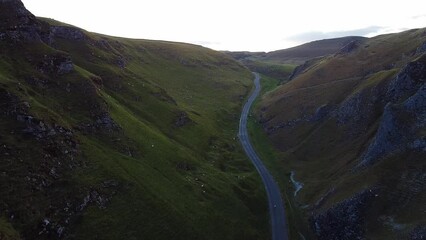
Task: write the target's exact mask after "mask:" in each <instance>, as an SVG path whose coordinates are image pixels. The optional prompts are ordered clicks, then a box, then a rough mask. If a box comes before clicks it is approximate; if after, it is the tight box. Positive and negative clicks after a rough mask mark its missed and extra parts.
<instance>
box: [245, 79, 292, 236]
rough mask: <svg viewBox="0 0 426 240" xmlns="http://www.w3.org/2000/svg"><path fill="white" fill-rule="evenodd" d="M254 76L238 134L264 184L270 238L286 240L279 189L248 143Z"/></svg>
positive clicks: (255, 81)
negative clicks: (248, 118) (248, 122)
mask: <svg viewBox="0 0 426 240" xmlns="http://www.w3.org/2000/svg"><path fill="white" fill-rule="evenodd" d="M254 76H255V79H254V85H255V89H254V91H253V93H252V94H251V95H250V97H249V99H248V100H247V102H246V104H245V105H244V108H243V112H242V113H241V118H240V128H239V131H238V136H239V139H240V141H241V144H242V145H243V148H244V151H245V152H246V154H247V156H248V157H249V158H250V160H251V161H252V163H253V165H254V166H255V167H256V169H257V171H258V172H259V174H260V176H261V177H262V181H263V184H264V185H265V190H266V194H267V196H268V203H269V214H270V215H271V227H272V240H288V231H287V222H286V217H285V210H284V205H283V201H282V198H281V193H280V189H279V187H278V185H277V183H276V182H275V181H274V179H273V177H272V175H271V174H270V173H269V171H268V170H267V169H266V167H265V165H263V163H262V161H261V160H260V158H259V156H258V155H257V154H256V152H255V150H254V148H253V146H252V145H251V143H250V139H249V135H248V132H247V117H248V114H249V112H250V107H251V105H252V104H253V102H254V100H255V99H256V97H257V96H258V95H259V93H260V76H259V74H258V73H254Z"/></svg>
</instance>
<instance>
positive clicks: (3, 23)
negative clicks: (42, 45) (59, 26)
mask: <svg viewBox="0 0 426 240" xmlns="http://www.w3.org/2000/svg"><path fill="white" fill-rule="evenodd" d="M39 30H40V25H39V23H38V22H37V19H36V18H35V16H34V15H32V14H31V13H30V12H29V11H28V10H27V9H26V8H25V7H24V4H22V2H21V1H20V0H2V1H0V40H3V39H10V40H13V41H14V42H19V41H33V40H39V39H40V36H39V35H38V31H39Z"/></svg>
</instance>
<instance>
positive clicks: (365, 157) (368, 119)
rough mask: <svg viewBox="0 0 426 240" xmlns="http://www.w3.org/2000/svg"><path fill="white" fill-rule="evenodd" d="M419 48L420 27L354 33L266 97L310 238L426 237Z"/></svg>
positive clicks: (425, 116)
mask: <svg viewBox="0 0 426 240" xmlns="http://www.w3.org/2000/svg"><path fill="white" fill-rule="evenodd" d="M425 52H426V29H418V30H410V31H406V32H402V33H397V34H389V35H382V36H377V37H374V38H371V39H360V40H358V41H354V42H351V43H349V44H348V45H346V46H345V47H344V48H342V49H341V50H340V51H339V52H337V53H335V54H333V55H330V56H327V57H324V58H322V59H319V60H316V61H312V62H311V63H310V66H309V67H308V68H306V69H304V70H303V71H301V72H299V73H298V75H297V76H295V78H294V79H293V80H292V81H290V82H288V83H286V84H284V85H281V86H280V87H278V88H277V89H276V90H274V91H273V92H271V93H269V94H267V95H266V96H265V97H264V98H263V99H262V101H261V103H260V106H259V107H258V108H257V111H256V115H257V117H258V119H259V121H260V122H261V124H262V126H263V129H264V130H265V131H266V133H267V134H268V137H269V138H270V139H271V140H272V142H273V144H274V145H275V147H276V148H277V149H279V150H280V151H281V155H282V156H281V167H282V169H283V171H284V172H285V174H286V175H287V176H288V177H289V176H291V179H292V181H293V182H294V187H293V188H292V189H288V190H289V192H288V196H294V198H293V199H292V200H291V202H292V203H293V205H294V207H297V208H299V211H300V212H301V215H302V218H304V219H305V224H306V225H309V226H310V231H309V232H305V233H304V234H305V236H306V237H307V238H309V239H311V238H313V239H315V238H316V239H423V238H424V237H425V236H426V214H425V212H426V209H425V204H424V203H425V202H426V191H425V190H426V184H425V183H426V178H425V177H426V174H425V169H426V165H425V161H424V160H425V159H426V85H425V80H426V53H425ZM300 231H303V227H301V229H300Z"/></svg>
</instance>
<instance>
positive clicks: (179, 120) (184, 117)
mask: <svg viewBox="0 0 426 240" xmlns="http://www.w3.org/2000/svg"><path fill="white" fill-rule="evenodd" d="M191 123H193V121H192V120H191V119H190V118H189V116H188V114H187V113H186V112H183V111H182V112H179V113H178V114H177V117H176V119H175V120H174V121H173V126H174V127H177V128H180V127H183V126H186V125H188V124H191Z"/></svg>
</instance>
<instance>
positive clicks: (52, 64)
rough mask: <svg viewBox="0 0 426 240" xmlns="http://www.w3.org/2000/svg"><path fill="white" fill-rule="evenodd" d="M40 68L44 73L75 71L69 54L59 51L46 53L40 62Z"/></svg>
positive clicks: (61, 73) (59, 73)
mask: <svg viewBox="0 0 426 240" xmlns="http://www.w3.org/2000/svg"><path fill="white" fill-rule="evenodd" d="M38 69H39V71H40V72H41V73H44V74H58V75H63V74H67V73H70V72H71V71H73V70H74V64H73V62H72V60H71V57H70V56H69V55H66V54H62V53H58V54H54V55H44V56H43V58H42V59H41V61H40V62H39V63H38Z"/></svg>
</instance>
